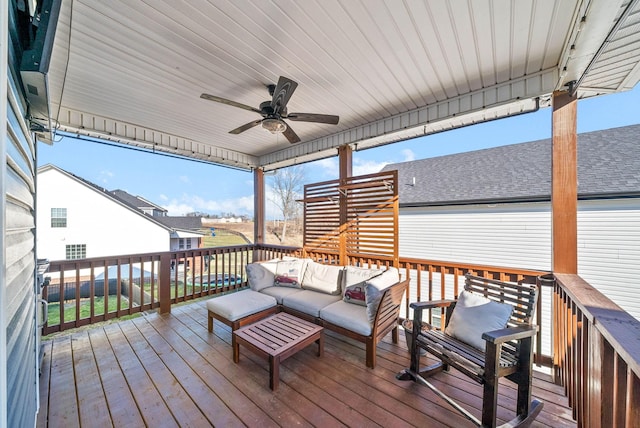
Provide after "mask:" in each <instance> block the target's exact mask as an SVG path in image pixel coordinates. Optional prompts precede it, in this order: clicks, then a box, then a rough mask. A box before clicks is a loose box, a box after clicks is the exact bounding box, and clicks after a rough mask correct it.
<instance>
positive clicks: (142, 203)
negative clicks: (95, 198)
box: [110, 189, 167, 217]
mask: <svg viewBox="0 0 640 428" xmlns="http://www.w3.org/2000/svg"><path fill="white" fill-rule="evenodd" d="M110 193H111V194H113V195H114V196H116V197H117V198H119V199H120V200H121V201H123V202H124V203H126V204H128V205H131V206H133V207H136V208H138V209H139V210H140V211H142V212H143V213H145V214H149V215H150V216H152V217H164V216H166V215H167V210H166V209H164V208H162V207H161V206H159V205H156V204H154V203H153V202H150V201H147V200H146V199H144V198H141V197H140V196H133V195H130V194H129V193H127V192H125V191H124V190H119V189H118V190H112V191H111V192H110Z"/></svg>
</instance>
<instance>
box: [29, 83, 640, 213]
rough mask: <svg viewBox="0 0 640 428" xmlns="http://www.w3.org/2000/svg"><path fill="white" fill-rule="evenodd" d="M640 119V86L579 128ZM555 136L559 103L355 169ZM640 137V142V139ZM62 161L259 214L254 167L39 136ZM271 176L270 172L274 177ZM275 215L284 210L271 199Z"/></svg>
mask: <svg viewBox="0 0 640 428" xmlns="http://www.w3.org/2000/svg"><path fill="white" fill-rule="evenodd" d="M638 123H640V85H638V86H636V88H635V89H634V90H632V91H629V92H623V93H618V94H612V95H605V96H600V97H596V98H591V99H586V100H582V101H579V102H578V132H579V133H583V132H589V131H596V130H601V129H607V128H615V127H618V126H625V125H632V124H638ZM550 137H551V109H550V108H545V109H541V110H540V111H538V112H536V113H530V114H525V115H522V116H516V117H513V118H508V119H501V120H497V121H493V122H488V123H484V124H479V125H474V126H470V127H466V128H461V129H456V130H452V131H447V132H443V133H440V134H435V135H431V136H426V137H420V138H416V139H413V140H408V141H404V142H401V143H396V144H392V145H388V146H384V147H378V148H374V149H369V150H363V151H360V152H355V153H354V154H353V173H354V175H360V174H366V173H371V172H377V171H379V170H380V169H381V168H382V167H383V166H384V165H386V164H387V163H397V162H404V161H410V160H415V159H424V158H430V157H436V156H443V155H448V154H452V153H460V152H467V151H472V150H480V149H484V148H489V147H496V146H502V145H507V144H516V143H522V142H527V141H535V140H540V139H543V138H550ZM638 144H640V141H639V142H638ZM48 163H51V164H54V165H56V166H58V167H60V168H62V169H64V170H66V171H69V172H71V173H73V174H75V175H77V176H80V177H82V178H84V179H86V180H89V181H91V182H93V183H95V184H98V185H100V186H102V187H105V188H106V189H108V190H115V189H122V190H125V191H127V192H129V193H131V194H132V195H137V196H141V197H144V198H145V199H148V200H150V201H152V202H155V203H156V204H158V205H161V206H163V207H165V208H167V209H168V210H169V214H170V215H184V214H186V213H188V212H192V211H201V212H208V213H211V214H220V213H222V212H225V213H226V212H233V213H236V214H248V215H250V216H252V215H253V174H252V173H250V172H243V171H238V170H234V169H230V168H225V167H221V166H217V165H210V164H204V163H200V162H193V161H188V160H181V159H176V158H171V157H166V156H161V155H157V154H152V153H145V152H140V151H134V150H130V149H126V148H121V147H113V146H109V145H104V144H100V143H94V142H90V141H86V140H78V139H74V138H62V139H61V140H60V141H57V142H55V143H54V144H53V145H52V146H50V145H47V144H43V143H38V166H42V165H45V164H48ZM304 169H305V176H306V182H308V183H312V182H316V181H324V180H331V179H335V178H337V177H338V159H337V157H334V158H330V159H324V160H321V161H317V162H312V163H308V164H306V165H304ZM268 182H269V179H268V178H267V184H268ZM267 205H268V206H267V217H268V218H275V217H276V216H277V214H276V213H275V212H274V208H273V207H272V206H271V204H269V203H267Z"/></svg>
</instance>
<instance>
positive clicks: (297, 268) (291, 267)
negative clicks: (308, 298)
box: [274, 260, 307, 288]
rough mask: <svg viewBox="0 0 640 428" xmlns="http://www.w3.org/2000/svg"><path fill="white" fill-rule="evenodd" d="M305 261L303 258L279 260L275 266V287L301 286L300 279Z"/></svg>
mask: <svg viewBox="0 0 640 428" xmlns="http://www.w3.org/2000/svg"><path fill="white" fill-rule="evenodd" d="M306 263H307V262H306V261H303V260H281V261H279V262H278V266H277V267H276V276H275V279H274V285H275V286H277V287H292V288H301V287H300V280H301V278H302V274H303V273H304V272H303V270H304V266H305V264H306Z"/></svg>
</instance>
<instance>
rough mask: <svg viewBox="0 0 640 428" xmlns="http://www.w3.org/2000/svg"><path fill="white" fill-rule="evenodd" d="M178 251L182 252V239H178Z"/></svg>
mask: <svg viewBox="0 0 640 428" xmlns="http://www.w3.org/2000/svg"><path fill="white" fill-rule="evenodd" d="M178 249H179V250H184V239H183V238H180V239H178Z"/></svg>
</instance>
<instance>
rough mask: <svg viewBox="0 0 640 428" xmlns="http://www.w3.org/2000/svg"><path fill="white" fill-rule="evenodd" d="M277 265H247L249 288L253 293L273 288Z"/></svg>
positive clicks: (269, 262)
mask: <svg viewBox="0 0 640 428" xmlns="http://www.w3.org/2000/svg"><path fill="white" fill-rule="evenodd" d="M277 264H278V263H277V261H268V262H261V263H249V264H248V265H247V278H248V280H249V287H251V289H252V290H253V291H260V290H262V289H263V288H267V287H273V283H274V281H275V277H276V275H275V273H276V266H277Z"/></svg>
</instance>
